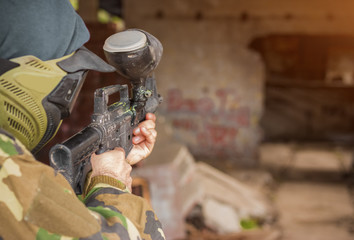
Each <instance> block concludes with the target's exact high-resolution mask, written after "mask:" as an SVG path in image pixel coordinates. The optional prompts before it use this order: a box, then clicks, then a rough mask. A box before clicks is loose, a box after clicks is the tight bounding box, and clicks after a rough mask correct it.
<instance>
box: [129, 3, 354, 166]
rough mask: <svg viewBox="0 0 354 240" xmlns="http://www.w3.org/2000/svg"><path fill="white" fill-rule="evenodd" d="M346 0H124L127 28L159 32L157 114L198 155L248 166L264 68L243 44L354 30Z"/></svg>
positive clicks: (251, 160)
mask: <svg viewBox="0 0 354 240" xmlns="http://www.w3.org/2000/svg"><path fill="white" fill-rule="evenodd" d="M353 7H354V3H353V2H352V1H350V0H339V1H328V0H312V1H306V0H292V1H283V0H268V1H264V0H170V1H166V0H165V1H164V0H127V1H124V16H125V20H126V24H127V27H128V28H131V27H136V28H141V29H144V30H146V31H148V32H150V33H152V34H153V35H155V36H156V37H158V38H159V39H160V40H161V42H162V44H163V46H164V55H163V59H162V62H161V64H160V66H159V67H158V69H157V71H156V76H157V81H158V87H159V91H160V93H161V94H162V95H163V96H164V103H163V105H162V106H161V108H160V113H161V114H163V115H165V116H166V118H167V119H168V121H170V122H171V124H172V125H173V127H174V136H175V137H176V138H177V139H179V140H181V141H182V142H184V143H186V144H187V146H188V147H189V149H190V150H191V152H192V153H193V154H194V155H195V156H197V157H198V156H199V157H212V158H221V157H222V158H229V159H233V161H235V162H237V163H244V164H248V165H252V164H254V163H255V160H256V158H257V148H258V144H259V142H260V140H261V138H262V132H261V129H260V127H259V121H260V118H261V117H262V112H263V99H264V82H265V67H264V64H263V62H262V59H261V58H260V56H259V54H257V53H255V52H253V51H251V50H250V49H249V48H248V44H249V43H250V42H251V41H252V40H253V39H254V38H256V37H260V36H265V35H269V34H273V33H277V34H279V33H283V34H288V33H289V34H294V33H303V34H352V33H353V32H354V27H352V26H351V20H353V18H354V17H352V9H353Z"/></svg>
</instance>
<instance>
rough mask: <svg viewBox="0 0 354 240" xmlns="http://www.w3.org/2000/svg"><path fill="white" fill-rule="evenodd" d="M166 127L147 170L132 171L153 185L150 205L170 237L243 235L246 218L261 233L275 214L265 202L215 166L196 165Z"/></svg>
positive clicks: (260, 194) (145, 165) (263, 198)
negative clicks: (266, 222) (197, 234)
mask: <svg viewBox="0 0 354 240" xmlns="http://www.w3.org/2000/svg"><path fill="white" fill-rule="evenodd" d="M164 127H165V126H164ZM164 127H163V128H161V126H160V128H159V127H158V133H159V137H158V140H157V143H156V146H155V149H154V151H153V153H152V154H151V156H150V157H149V158H148V159H147V160H146V161H145V162H144V163H143V165H144V167H142V168H139V167H138V168H135V169H134V170H133V177H140V178H145V179H146V180H147V182H148V183H149V188H150V200H151V204H152V206H153V208H154V209H155V211H156V214H157V216H158V217H159V219H160V220H161V222H162V224H163V228H164V231H165V234H166V237H167V238H168V239H184V238H186V237H187V235H186V233H187V232H189V236H191V234H194V235H195V234H196V232H195V231H194V232H193V233H191V229H193V228H195V229H197V230H196V231H200V233H202V232H203V231H204V232H205V231H209V232H210V234H214V235H218V236H224V235H228V234H231V235H232V234H236V233H239V234H240V233H243V232H245V230H244V229H243V227H242V225H241V221H244V220H248V219H253V220H254V221H255V222H257V223H259V225H256V227H257V228H258V229H257V231H258V232H262V228H260V227H259V226H260V224H262V222H264V221H265V219H268V218H269V216H270V215H272V214H273V210H272V207H271V204H270V203H269V202H268V200H267V199H266V197H265V196H264V195H263V194H262V193H261V192H259V191H257V189H254V188H252V187H250V186H247V185H246V184H244V183H242V182H241V181H239V180H237V179H236V178H233V177H231V176H229V175H228V174H226V173H224V172H222V171H220V170H218V169H216V168H214V167H212V166H211V165H209V164H206V163H205V162H196V161H195V160H194V158H193V156H192V155H191V154H190V152H189V151H188V149H187V148H186V147H185V146H184V145H183V144H180V143H178V142H176V141H175V140H173V138H172V137H171V136H170V135H169V134H168V129H166V128H164ZM196 209H199V211H196ZM193 219H194V220H195V221H194V223H193ZM187 220H188V221H187ZM198 222H199V223H198ZM193 224H194V226H193ZM190 225H192V226H190ZM198 225H199V227H197V228H196V226H198ZM198 228H199V229H198ZM254 230H256V229H254ZM247 231H249V230H247ZM242 239H245V238H242ZM246 239H248V238H246ZM251 239H252V238H251ZM263 239H264V238H263Z"/></svg>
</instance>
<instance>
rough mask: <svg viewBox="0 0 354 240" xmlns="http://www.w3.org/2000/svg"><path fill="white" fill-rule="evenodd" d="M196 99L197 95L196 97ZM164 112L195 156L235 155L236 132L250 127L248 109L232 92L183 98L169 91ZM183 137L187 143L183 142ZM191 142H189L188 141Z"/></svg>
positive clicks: (209, 93) (237, 134)
mask: <svg viewBox="0 0 354 240" xmlns="http://www.w3.org/2000/svg"><path fill="white" fill-rule="evenodd" d="M196 96H197V94H196ZM166 97H167V99H166V105H165V109H164V110H165V111H166V113H167V114H168V116H169V117H170V118H171V123H172V125H173V127H174V128H175V129H176V130H177V132H179V133H177V135H178V137H179V138H181V140H184V141H187V145H188V144H189V145H193V146H191V151H192V152H193V153H195V154H198V155H208V154H212V155H217V156H225V155H235V154H236V155H237V154H238V153H239V147H238V141H239V139H238V136H239V131H240V129H247V128H249V127H250V124H251V123H250V122H251V121H250V107H249V106H247V105H246V104H243V103H242V98H241V97H240V96H239V95H238V94H237V91H235V90H234V89H227V88H220V89H215V90H213V91H208V94H207V95H206V94H203V96H202V97H199V98H198V97H195V96H193V98H187V97H184V96H183V91H182V90H181V89H170V90H169V91H168V94H167V96H166ZM186 135H188V136H189V138H188V139H183V138H184V137H185V136H186ZM191 137H192V138H193V139H192V140H191V139H190V138H191Z"/></svg>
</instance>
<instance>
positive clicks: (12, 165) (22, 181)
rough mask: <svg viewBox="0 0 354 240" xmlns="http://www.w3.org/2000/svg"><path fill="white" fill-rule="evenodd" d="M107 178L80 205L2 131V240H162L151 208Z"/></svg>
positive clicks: (96, 183)
mask: <svg viewBox="0 0 354 240" xmlns="http://www.w3.org/2000/svg"><path fill="white" fill-rule="evenodd" d="M123 189H125V186H124V184H122V183H121V182H119V181H117V180H115V179H113V178H109V177H106V176H98V177H95V178H92V179H91V180H90V182H89V184H88V185H87V188H86V191H87V192H86V193H85V197H84V198H83V199H82V200H81V201H80V200H79V198H78V197H77V196H76V195H75V194H74V193H73V192H74V191H73V190H72V188H71V186H70V185H69V183H68V182H67V181H66V180H65V178H64V177H63V176H62V175H60V174H55V172H54V170H53V169H52V168H51V167H49V166H47V165H45V164H43V163H41V162H39V161H36V160H35V159H34V157H33V156H32V154H31V153H30V152H29V151H28V150H26V149H25V147H24V146H23V145H22V144H21V143H20V142H19V141H17V140H16V139H14V138H12V137H11V136H9V135H8V134H6V133H4V131H1V129H0V240H7V239H16V240H18V239H124V240H125V239H134V240H136V239H161V240H163V239H165V237H164V234H163V232H162V229H161V223H160V222H159V220H158V219H157V217H156V216H155V213H154V211H153V210H152V208H151V207H150V206H149V204H148V203H147V202H146V201H145V200H144V199H143V198H141V197H138V196H135V195H133V194H131V193H129V192H128V191H127V190H123Z"/></svg>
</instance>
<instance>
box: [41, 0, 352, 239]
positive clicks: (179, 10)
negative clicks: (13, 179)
mask: <svg viewBox="0 0 354 240" xmlns="http://www.w3.org/2000/svg"><path fill="white" fill-rule="evenodd" d="M72 2H74V3H75V5H76V7H77V11H78V13H79V14H80V16H81V17H82V18H83V19H84V21H85V23H86V25H87V27H88V29H89V31H90V34H91V38H90V40H89V42H88V43H87V44H86V45H85V46H86V47H87V48H88V49H90V50H91V51H93V52H94V53H96V54H97V55H99V56H101V57H102V58H103V59H105V57H104V54H103V50H102V46H103V44H104V41H105V39H106V38H107V37H108V36H110V35H111V34H113V33H115V32H119V31H122V30H124V29H129V28H138V29H143V30H145V31H147V32H149V33H151V34H153V35H154V36H156V37H157V38H158V39H159V40H160V41H161V43H162V45H163V56H162V60H161V62H160V64H159V66H158V67H157V68H156V70H155V72H154V74H155V77H156V81H157V90H158V92H159V93H160V94H161V96H162V97H163V102H162V103H161V104H160V106H159V108H158V111H157V113H156V115H157V131H158V138H157V143H156V146H155V149H154V151H153V153H152V154H151V156H150V157H149V158H148V159H146V160H144V161H143V162H142V163H141V164H139V166H136V167H134V169H133V176H134V186H135V187H134V190H135V193H136V194H139V195H140V196H142V197H145V198H147V199H148V200H149V201H150V202H151V204H152V206H153V207H154V209H155V211H156V213H157V215H158V217H159V219H160V221H161V223H162V226H163V229H164V231H165V234H166V237H167V239H176V240H183V239H186V240H187V239H188V240H189V239H242V240H248V239H252V240H256V239H267V240H276V239H279V240H281V239H283V240H300V239H306V240H318V239H321V240H334V239H336V240H349V239H354V175H353V174H354V173H353V166H354V162H353V148H354V26H353V24H352V23H353V21H354V13H353V12H354V2H353V1H351V0H337V1H330V0H312V1H305V0H287V1H282V0H268V1H262V0H169V1H163V0H122V1H118V0H116V1H103V0H101V1H99V0H85V1H83V0H78V1H72ZM127 83H129V82H128V81H127V80H126V79H124V78H123V77H121V76H119V75H118V74H117V73H98V72H94V71H90V72H89V74H88V78H87V80H86V83H85V85H84V87H83V91H82V92H81V95H80V96H79V98H78V101H77V103H76V105H75V109H74V111H73V114H72V116H71V117H70V118H69V119H66V120H64V122H63V124H62V127H61V129H60V130H59V132H58V135H57V136H56V137H55V138H54V139H53V140H52V141H51V143H50V144H48V146H46V147H45V148H44V149H43V150H42V151H41V152H40V153H39V154H38V157H39V158H40V159H41V160H42V161H43V162H47V161H48V160H47V158H48V151H49V149H50V147H51V146H53V145H54V144H55V143H58V142H62V141H64V140H65V139H67V138H68V137H70V136H71V135H73V134H75V133H76V132H78V131H80V130H81V129H82V128H83V127H84V126H86V125H87V124H89V123H90V120H91V119H90V115H91V114H92V111H93V92H94V90H95V89H97V88H100V87H103V86H107V85H112V84H127Z"/></svg>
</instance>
